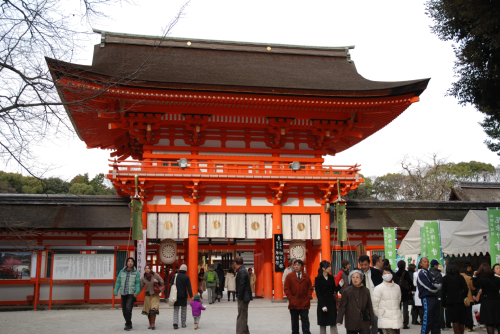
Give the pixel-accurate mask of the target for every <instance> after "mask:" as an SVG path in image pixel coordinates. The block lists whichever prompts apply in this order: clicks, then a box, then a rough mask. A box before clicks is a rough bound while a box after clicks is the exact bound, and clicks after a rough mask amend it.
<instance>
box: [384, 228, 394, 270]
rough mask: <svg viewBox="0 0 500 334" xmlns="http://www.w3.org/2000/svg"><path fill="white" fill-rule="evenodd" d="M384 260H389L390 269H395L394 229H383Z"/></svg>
mask: <svg viewBox="0 0 500 334" xmlns="http://www.w3.org/2000/svg"><path fill="white" fill-rule="evenodd" d="M383 230H384V249H385V258H386V259H388V260H389V263H390V264H391V268H395V267H396V229H395V228H383Z"/></svg>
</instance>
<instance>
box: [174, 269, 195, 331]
mask: <svg viewBox="0 0 500 334" xmlns="http://www.w3.org/2000/svg"><path fill="white" fill-rule="evenodd" d="M186 271H187V266H186V265H185V264H183V265H181V267H180V269H179V273H178V274H175V275H174V276H173V277H172V279H171V281H170V284H175V286H176V287H177V301H176V302H175V303H174V329H178V328H179V308H180V309H181V325H182V328H186V316H187V299H188V296H189V298H193V290H192V289H191V280H190V279H189V276H188V275H186Z"/></svg>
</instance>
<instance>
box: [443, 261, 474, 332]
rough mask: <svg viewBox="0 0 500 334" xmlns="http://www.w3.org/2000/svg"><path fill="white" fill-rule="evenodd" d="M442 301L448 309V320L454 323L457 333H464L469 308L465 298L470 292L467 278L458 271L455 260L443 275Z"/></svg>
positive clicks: (454, 330)
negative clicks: (466, 305)
mask: <svg viewBox="0 0 500 334" xmlns="http://www.w3.org/2000/svg"><path fill="white" fill-rule="evenodd" d="M441 291H442V295H441V303H442V304H443V308H444V309H445V310H446V320H447V321H449V322H451V323H452V324H453V332H454V333H455V334H463V333H464V330H465V321H466V320H467V308H466V307H465V303H464V299H465V298H467V296H468V294H469V288H468V287H467V282H466V281H465V278H464V277H463V276H462V275H460V273H459V272H458V267H457V265H456V264H455V262H453V261H450V262H449V263H448V265H447V266H446V275H445V276H444V277H443V285H442V288H441Z"/></svg>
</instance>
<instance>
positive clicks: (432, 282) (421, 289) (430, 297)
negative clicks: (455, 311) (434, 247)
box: [417, 257, 441, 334]
mask: <svg viewBox="0 0 500 334" xmlns="http://www.w3.org/2000/svg"><path fill="white" fill-rule="evenodd" d="M420 265H421V266H422V270H420V271H419V272H418V276H417V286H418V294H419V298H420V299H421V300H422V304H423V306H424V317H423V322H422V332H421V333H422V334H427V333H429V332H431V333H432V334H440V333H441V328H440V326H439V325H440V320H441V319H440V313H439V300H438V291H439V290H440V289H441V284H440V283H439V282H438V280H437V278H436V277H435V276H434V275H433V274H432V273H431V272H430V271H429V259H428V258H426V257H424V258H422V259H420Z"/></svg>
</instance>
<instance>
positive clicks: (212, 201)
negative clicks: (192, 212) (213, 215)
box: [200, 196, 222, 205]
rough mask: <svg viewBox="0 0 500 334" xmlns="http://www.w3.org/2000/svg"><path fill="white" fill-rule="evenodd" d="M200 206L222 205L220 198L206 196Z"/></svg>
mask: <svg viewBox="0 0 500 334" xmlns="http://www.w3.org/2000/svg"><path fill="white" fill-rule="evenodd" d="M200 205H222V198H221V197H216V196H207V197H205V200H204V201H203V202H200Z"/></svg>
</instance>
